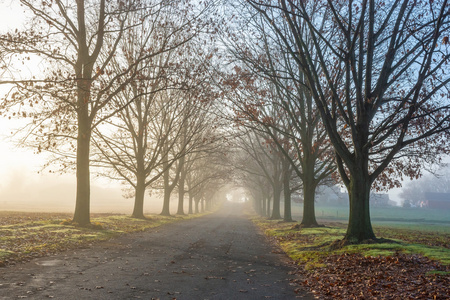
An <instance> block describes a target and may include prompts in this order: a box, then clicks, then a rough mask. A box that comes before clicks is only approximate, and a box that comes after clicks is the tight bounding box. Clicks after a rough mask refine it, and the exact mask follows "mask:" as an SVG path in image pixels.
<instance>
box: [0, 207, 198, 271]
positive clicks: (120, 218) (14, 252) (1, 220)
mask: <svg viewBox="0 0 450 300" xmlns="http://www.w3.org/2000/svg"><path fill="white" fill-rule="evenodd" d="M195 216H199V215H195ZM71 217H72V215H71V214H64V213H24V212H0V267H1V266H5V265H8V264H15V263H17V262H20V261H26V260H30V259H31V258H34V257H41V256H46V255H51V254H54V253H58V252H61V251H65V250H68V249H74V248H78V247H84V246H87V245H89V244H91V243H93V242H96V241H102V240H108V239H110V238H112V237H115V236H118V235H120V234H123V233H130V232H137V231H143V230H145V229H148V228H152V227H157V226H160V225H162V224H165V223H172V222H176V221H179V220H183V219H186V218H192V217H193V216H176V217H163V216H159V215H150V216H147V219H146V220H141V219H135V218H131V217H129V216H125V215H114V214H92V216H91V226H90V227H88V228H85V227H79V226H75V225H73V224H71V223H70V221H69V220H70V218H71Z"/></svg>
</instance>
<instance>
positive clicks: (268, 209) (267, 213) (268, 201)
mask: <svg viewBox="0 0 450 300" xmlns="http://www.w3.org/2000/svg"><path fill="white" fill-rule="evenodd" d="M266 216H267V217H269V216H270V196H269V197H267V205H266Z"/></svg>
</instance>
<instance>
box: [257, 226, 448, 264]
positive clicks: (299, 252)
mask: <svg viewBox="0 0 450 300" xmlns="http://www.w3.org/2000/svg"><path fill="white" fill-rule="evenodd" d="M252 220H253V222H254V223H255V224H256V225H258V226H259V227H260V228H261V229H262V230H263V231H264V232H265V234H266V235H268V236H271V237H273V238H275V239H276V240H277V241H278V243H279V244H280V246H281V248H282V249H283V251H285V252H286V254H287V255H288V256H289V257H291V258H292V259H293V260H294V261H297V262H299V263H303V264H305V268H306V269H314V268H318V267H321V266H323V264H322V260H323V258H324V257H327V256H328V255H330V254H342V253H360V254H362V255H363V256H391V255H394V254H395V253H406V254H420V255H423V256H425V257H428V258H430V259H433V260H435V261H438V262H440V263H441V264H444V265H450V249H449V248H450V247H449V241H450V234H442V233H433V234H430V232H429V231H427V230H425V231H418V230H411V229H402V228H396V227H386V226H375V227H374V228H375V232H376V234H377V236H380V237H383V238H385V239H390V240H393V241H394V242H393V243H392V242H389V243H388V242H386V243H374V244H360V245H348V246H344V247H343V248H340V249H337V250H333V249H332V248H331V247H330V245H331V244H332V243H333V242H334V241H337V240H340V239H342V238H343V237H344V235H345V231H346V225H345V224H343V223H337V222H335V223H330V224H329V225H328V226H327V227H318V228H301V229H300V230H299V229H295V228H294V227H293V226H292V223H283V222H279V221H274V220H266V219H263V218H261V217H253V218H252Z"/></svg>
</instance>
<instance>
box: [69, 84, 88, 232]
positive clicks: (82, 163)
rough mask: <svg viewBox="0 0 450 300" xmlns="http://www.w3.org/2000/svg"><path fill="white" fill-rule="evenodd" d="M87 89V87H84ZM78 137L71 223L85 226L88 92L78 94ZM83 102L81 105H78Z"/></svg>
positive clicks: (86, 223)
mask: <svg viewBox="0 0 450 300" xmlns="http://www.w3.org/2000/svg"><path fill="white" fill-rule="evenodd" d="M86 88H88V87H86ZM79 93H80V94H79V95H78V98H79V99H78V104H79V106H80V109H79V111H78V136H77V171H76V173H77V195H76V204H75V213H74V216H73V222H76V223H78V224H80V225H81V226H85V225H88V224H90V222H91V220H90V193H91V188H90V173H89V160H90V157H89V155H90V141H91V122H90V120H89V110H88V106H87V104H88V102H89V91H85V92H79ZM80 102H83V103H80Z"/></svg>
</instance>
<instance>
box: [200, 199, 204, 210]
mask: <svg viewBox="0 0 450 300" xmlns="http://www.w3.org/2000/svg"><path fill="white" fill-rule="evenodd" d="M200 204H201V209H202V213H204V212H205V198H202V199H201V200H200Z"/></svg>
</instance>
